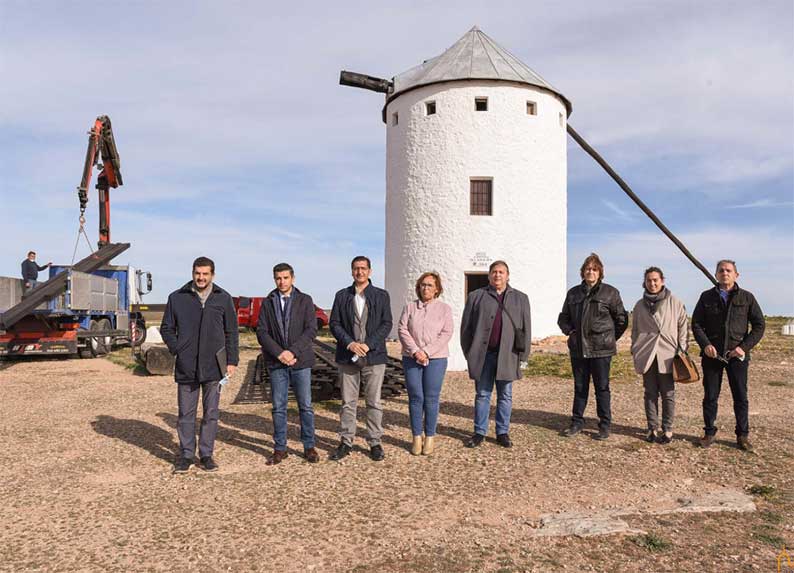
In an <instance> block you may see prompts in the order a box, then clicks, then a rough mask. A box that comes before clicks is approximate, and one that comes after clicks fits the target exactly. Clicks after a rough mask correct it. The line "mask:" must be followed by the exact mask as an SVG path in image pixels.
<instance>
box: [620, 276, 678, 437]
mask: <svg viewBox="0 0 794 573" xmlns="http://www.w3.org/2000/svg"><path fill="white" fill-rule="evenodd" d="M643 287H644V289H645V292H644V293H643V296H642V298H641V299H640V300H638V301H637V304H635V305H634V313H633V314H632V325H631V355H632V356H633V357H634V369H635V370H636V371H637V373H638V374H642V381H643V384H644V386H645V417H646V418H647V420H648V435H647V436H646V440H647V441H649V442H653V441H657V442H659V443H660V444H669V443H670V441H671V440H672V439H673V416H674V414H675V382H673V357H674V356H675V355H676V352H677V351H678V349H679V348H680V349H682V350H686V349H687V335H688V331H687V316H686V309H685V308H684V303H682V302H681V301H680V300H678V299H677V298H676V297H674V296H673V295H672V293H670V291H669V290H667V288H666V287H665V286H664V273H663V272H662V269H660V268H658V267H650V268H648V269H646V271H645V278H644V280H643ZM659 394H661V395H662V432H663V433H661V434H658V435H657V430H658V428H659V414H658V412H659V406H658V399H659Z"/></svg>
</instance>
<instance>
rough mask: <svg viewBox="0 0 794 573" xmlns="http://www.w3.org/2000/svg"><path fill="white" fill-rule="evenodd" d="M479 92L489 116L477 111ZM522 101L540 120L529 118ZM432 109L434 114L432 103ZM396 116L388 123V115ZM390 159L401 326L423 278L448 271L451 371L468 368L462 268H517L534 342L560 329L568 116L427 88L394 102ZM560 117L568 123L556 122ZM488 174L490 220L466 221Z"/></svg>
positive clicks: (392, 268) (501, 92) (391, 249)
mask: <svg viewBox="0 0 794 573" xmlns="http://www.w3.org/2000/svg"><path fill="white" fill-rule="evenodd" d="M475 97H487V98H488V111H475V107H474V106H475V104H474V101H475ZM527 100H530V101H534V102H536V103H537V115H535V116H531V115H528V114H527V112H526V102H527ZM427 101H435V102H436V113H435V115H430V116H427V115H426V114H425V103H426V102H427ZM395 112H396V113H398V114H399V123H398V125H396V126H395V125H393V114H394V113H395ZM386 113H387V115H386V119H387V145H386V153H387V161H386V289H387V290H388V291H389V293H390V294H391V300H392V312H393V313H394V319H395V332H394V333H393V335H395V336H396V324H397V319H398V317H399V315H400V312H401V310H402V307H403V305H404V304H405V302H406V301H408V300H411V299H413V298H415V291H414V286H415V282H416V279H417V278H418V277H419V275H420V274H421V273H422V272H424V271H428V270H435V271H437V272H439V273H440V274H441V277H442V280H443V282H444V284H443V286H444V294H443V295H442V299H443V300H444V301H446V302H447V303H448V304H450V305H451V306H452V310H453V317H454V320H455V329H456V334H455V336H454V337H453V340H452V344H451V347H450V352H451V354H450V363H449V369H450V370H465V368H466V362H465V359H464V358H463V353H462V351H461V349H460V344H459V336H458V334H457V333H458V332H459V327H460V319H461V315H462V313H463V307H464V305H465V302H466V299H465V278H464V273H466V272H480V271H482V272H487V270H488V265H489V264H490V262H492V261H494V260H497V259H503V260H505V261H507V263H508V264H509V265H510V284H511V285H512V286H513V287H515V288H518V289H519V290H522V291H524V292H526V293H527V294H528V295H529V299H530V304H531V307H532V336H533V338H538V337H543V336H548V335H551V334H556V333H558V332H559V330H558V328H557V325H556V322H557V314H558V313H559V311H560V308H561V306H562V302H563V300H564V298H565V290H566V285H565V269H566V226H567V212H566V208H567V193H566V144H567V141H566V133H565V118H566V110H565V106H564V105H563V103H562V101H561V100H560V99H559V98H558V97H557V96H555V95H553V94H550V93H548V92H545V91H543V90H540V89H535V88H532V87H531V86H523V85H514V84H505V83H498V82H489V81H468V82H452V83H446V84H438V85H433V86H425V87H422V88H418V89H415V90H413V91H409V92H407V93H405V94H402V95H400V96H398V97H397V98H396V99H395V100H393V101H392V102H390V103H389V105H388V108H387V110H386ZM560 114H562V118H563V119H562V125H561V120H560ZM480 177H484V178H488V177H490V178H493V215H492V216H490V217H489V216H472V215H469V192H470V183H469V182H470V180H471V178H480Z"/></svg>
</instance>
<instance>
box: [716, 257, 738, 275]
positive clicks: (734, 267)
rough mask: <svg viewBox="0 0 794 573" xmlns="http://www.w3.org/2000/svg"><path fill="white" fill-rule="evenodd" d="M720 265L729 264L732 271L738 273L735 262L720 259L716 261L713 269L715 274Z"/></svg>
mask: <svg viewBox="0 0 794 573" xmlns="http://www.w3.org/2000/svg"><path fill="white" fill-rule="evenodd" d="M722 263H729V264H731V265H733V270H734V271H735V272H737V273H738V272H739V269H737V268H736V261H732V260H730V259H720V260H719V261H717V267H716V268H715V269H714V272H715V273H716V272H718V271H719V270H720V265H721V264H722Z"/></svg>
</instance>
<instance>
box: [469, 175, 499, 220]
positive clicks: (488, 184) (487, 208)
mask: <svg viewBox="0 0 794 573" xmlns="http://www.w3.org/2000/svg"><path fill="white" fill-rule="evenodd" d="M469 215H471V216H474V217H492V216H493V179H490V178H484V177H476V178H472V179H470V180H469Z"/></svg>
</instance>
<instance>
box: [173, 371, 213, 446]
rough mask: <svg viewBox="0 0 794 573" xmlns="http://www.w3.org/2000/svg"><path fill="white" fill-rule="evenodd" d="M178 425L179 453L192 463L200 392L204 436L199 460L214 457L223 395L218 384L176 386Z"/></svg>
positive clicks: (201, 440) (202, 434) (202, 433)
mask: <svg viewBox="0 0 794 573" xmlns="http://www.w3.org/2000/svg"><path fill="white" fill-rule="evenodd" d="M176 386H177V404H178V405H179V421H178V422H177V424H176V433H177V435H178V436H179V451H180V454H181V456H182V457H183V458H188V459H193V456H194V455H195V454H196V410H198V400H199V391H201V406H202V409H203V412H202V416H201V432H200V434H199V457H200V458H204V457H207V456H211V455H212V451H213V449H214V448H215V435H216V434H217V433H218V411H219V408H218V404H219V403H220V398H221V393H220V385H219V384H218V382H205V383H203V384H200V383H198V382H191V383H187V384H177V385H176Z"/></svg>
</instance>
